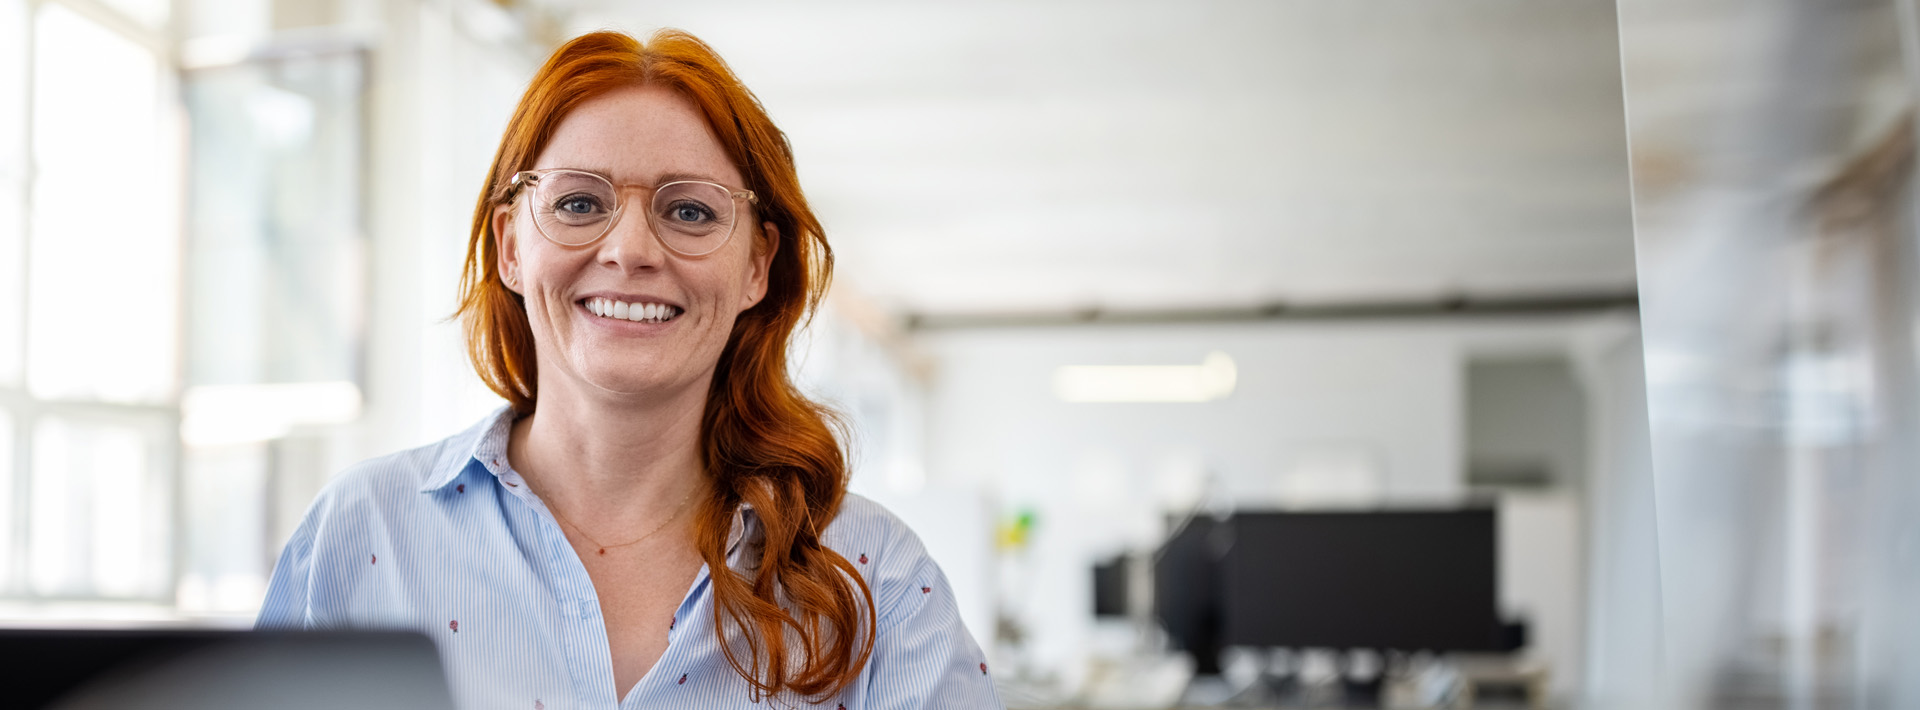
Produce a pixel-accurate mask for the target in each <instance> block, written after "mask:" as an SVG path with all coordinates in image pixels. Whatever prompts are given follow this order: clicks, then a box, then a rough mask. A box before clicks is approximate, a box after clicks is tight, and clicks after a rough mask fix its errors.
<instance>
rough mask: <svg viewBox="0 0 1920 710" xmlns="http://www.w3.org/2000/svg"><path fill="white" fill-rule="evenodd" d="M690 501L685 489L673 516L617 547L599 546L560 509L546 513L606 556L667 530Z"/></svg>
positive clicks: (690, 490)
mask: <svg viewBox="0 0 1920 710" xmlns="http://www.w3.org/2000/svg"><path fill="white" fill-rule="evenodd" d="M696 487H697V486H696ZM692 499H693V489H692V488H689V489H687V494H686V495H684V496H680V502H679V503H677V504H675V505H674V506H673V515H669V516H667V519H666V520H662V521H660V524H659V525H655V526H653V529H652V530H648V531H647V534H645V535H641V536H640V537H637V538H634V539H632V540H629V541H627V542H623V543H620V544H618V545H602V544H600V541H599V540H595V539H593V536H592V535H588V534H587V531H586V530H583V529H581V527H580V526H578V525H575V524H573V521H571V520H568V519H567V518H566V516H564V515H561V514H560V509H559V508H555V507H553V506H551V505H549V506H547V511H548V512H551V513H553V518H554V519H555V520H558V521H560V522H562V523H565V524H566V526H567V527H570V528H573V531H574V532H577V533H580V537H584V538H586V539H587V542H591V543H593V545H594V547H598V548H600V554H601V555H602V556H605V555H606V554H607V550H608V549H609V548H620V547H626V546H628V545H634V544H639V543H640V541H642V540H645V539H647V538H650V537H653V534H654V533H657V532H660V531H661V530H665V529H666V528H667V526H668V525H671V524H673V521H675V520H678V519H679V518H680V514H681V513H683V512H686V510H687V501H689V500H692Z"/></svg>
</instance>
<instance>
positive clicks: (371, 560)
mask: <svg viewBox="0 0 1920 710" xmlns="http://www.w3.org/2000/svg"><path fill="white" fill-rule="evenodd" d="M367 557H368V559H367V564H370V565H377V564H380V556H379V555H375V554H372V553H368V554H367Z"/></svg>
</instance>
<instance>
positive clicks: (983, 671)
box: [980, 663, 987, 675]
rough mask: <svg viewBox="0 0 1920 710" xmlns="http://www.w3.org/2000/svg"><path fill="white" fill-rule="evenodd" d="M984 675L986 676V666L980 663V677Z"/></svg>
mask: <svg viewBox="0 0 1920 710" xmlns="http://www.w3.org/2000/svg"><path fill="white" fill-rule="evenodd" d="M986 674H987V664H985V663H982V664H980V675H986Z"/></svg>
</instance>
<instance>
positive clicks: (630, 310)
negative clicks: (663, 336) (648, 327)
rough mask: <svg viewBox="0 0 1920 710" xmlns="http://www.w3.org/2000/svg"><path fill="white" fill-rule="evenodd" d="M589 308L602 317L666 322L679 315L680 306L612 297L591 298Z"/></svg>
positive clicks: (638, 321)
mask: <svg viewBox="0 0 1920 710" xmlns="http://www.w3.org/2000/svg"><path fill="white" fill-rule="evenodd" d="M586 306H587V310H588V311H589V312H591V313H593V314H594V315H596V316H600V317H602V318H617V319H619V320H626V321H633V322H635V323H665V322H667V321H670V320H673V319H674V318H677V317H679V315H680V314H681V313H682V311H681V310H680V309H679V308H675V307H673V306H669V305H667V304H665V303H627V302H625V301H616V300H613V299H611V298H589V299H587V300H586Z"/></svg>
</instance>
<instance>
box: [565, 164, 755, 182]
mask: <svg viewBox="0 0 1920 710" xmlns="http://www.w3.org/2000/svg"><path fill="white" fill-rule="evenodd" d="M553 169H555V170H578V171H580V172H583V173H593V174H595V175H598V176H600V177H603V178H606V179H607V182H611V183H613V184H615V185H636V184H645V183H631V182H628V183H623V182H621V181H619V180H616V179H614V177H613V173H612V171H608V170H596V169H594V168H569V167H564V166H563V167H559V168H553ZM682 180H699V181H701V182H711V183H715V184H719V183H720V178H717V177H713V176H711V175H702V174H700V173H690V172H684V171H679V170H669V171H667V172H664V173H660V176H659V178H658V179H657V180H655V181H654V182H653V183H652V184H651V185H649V187H658V186H660V185H665V184H667V183H670V182H680V181H682Z"/></svg>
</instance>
